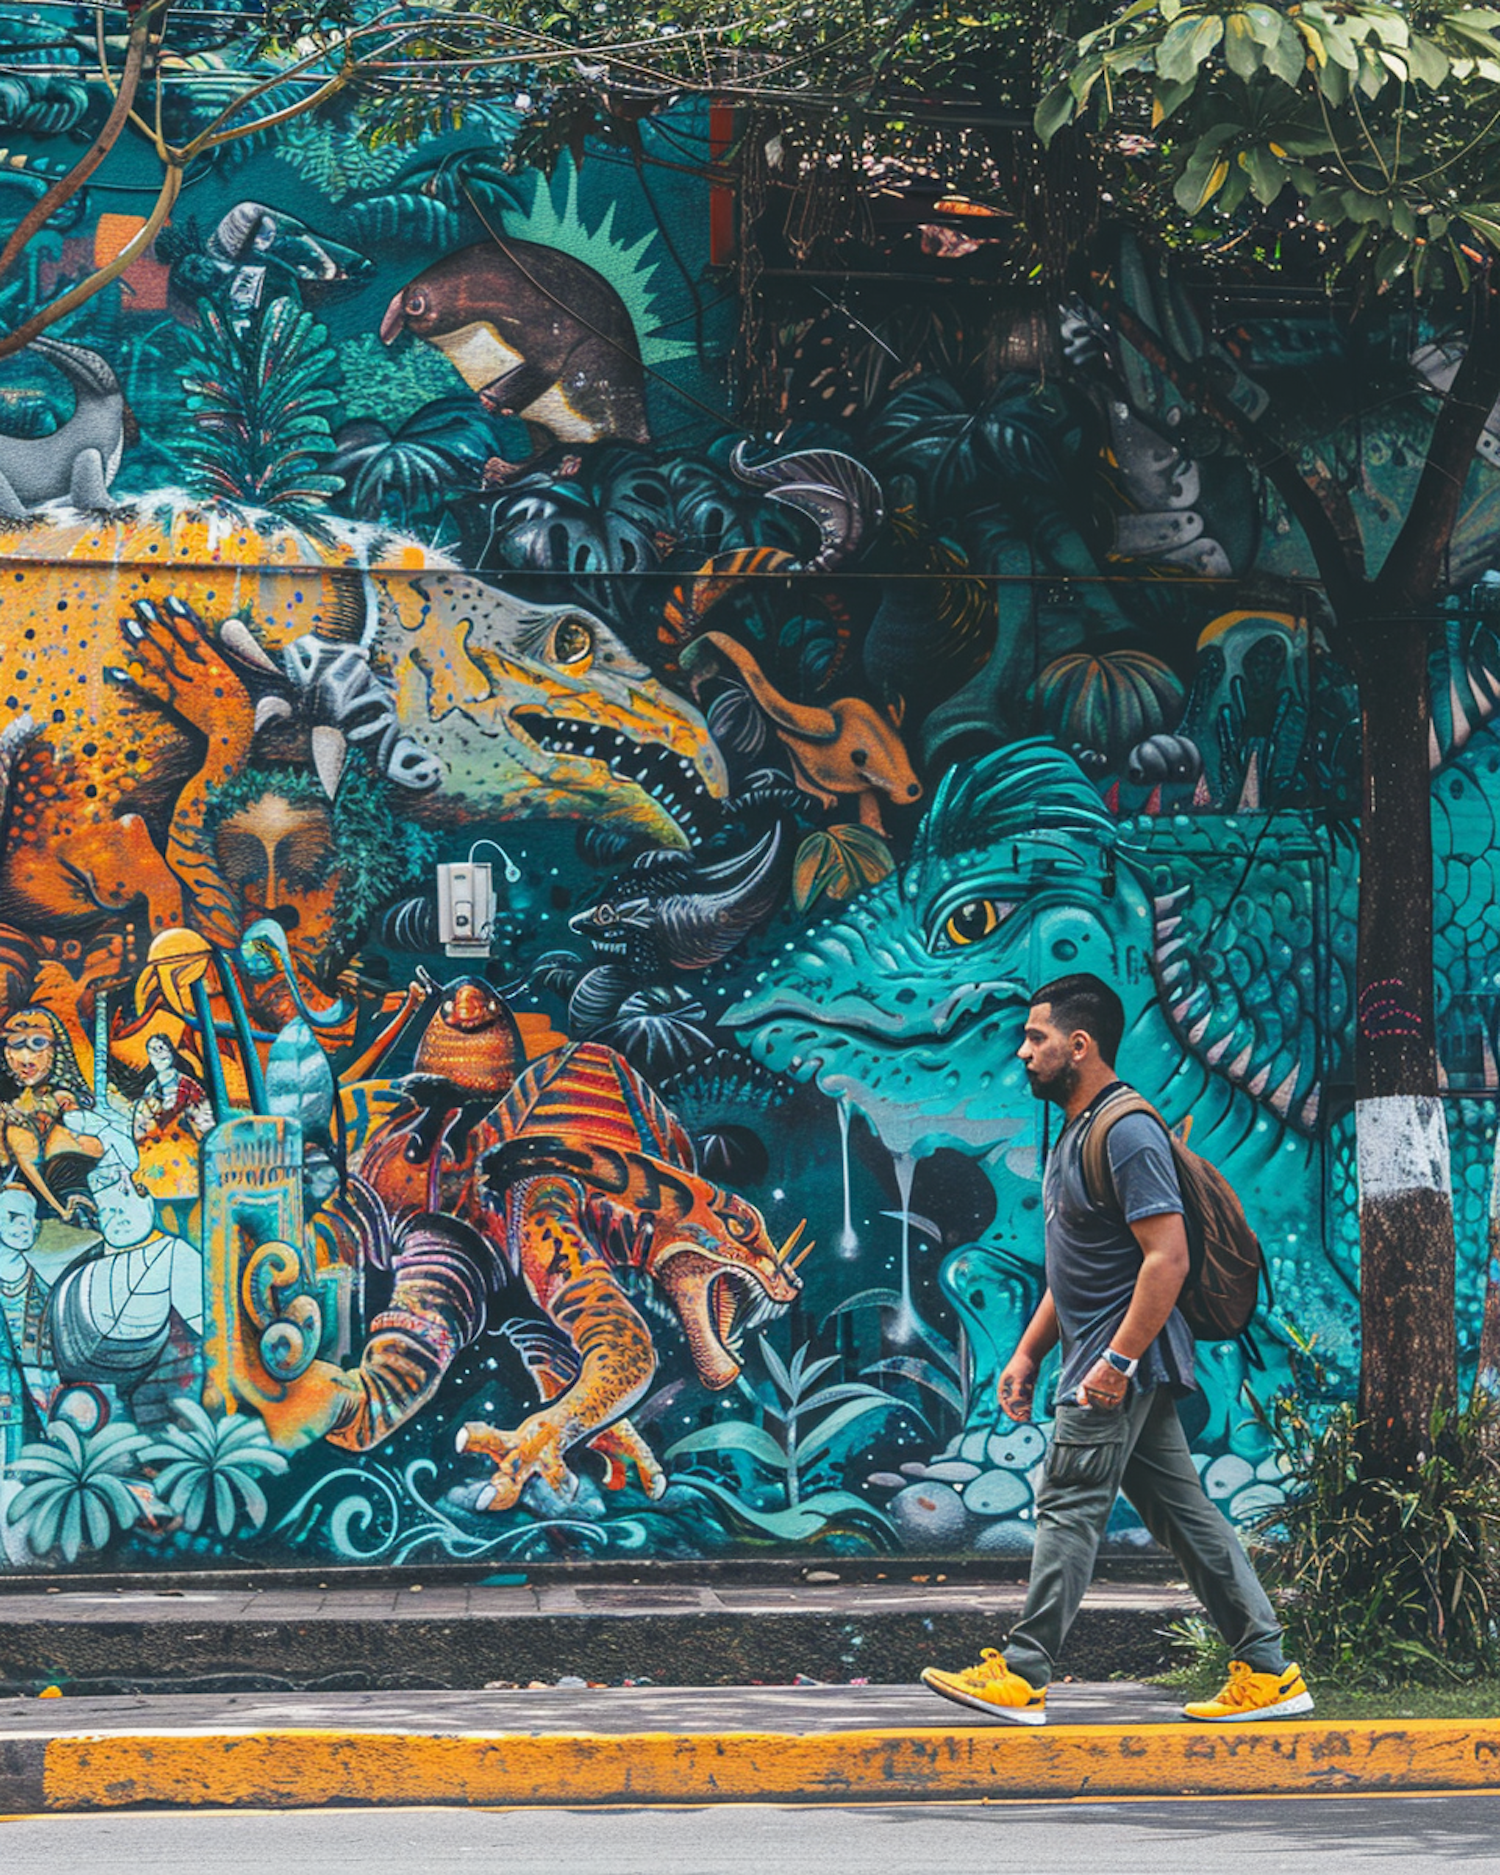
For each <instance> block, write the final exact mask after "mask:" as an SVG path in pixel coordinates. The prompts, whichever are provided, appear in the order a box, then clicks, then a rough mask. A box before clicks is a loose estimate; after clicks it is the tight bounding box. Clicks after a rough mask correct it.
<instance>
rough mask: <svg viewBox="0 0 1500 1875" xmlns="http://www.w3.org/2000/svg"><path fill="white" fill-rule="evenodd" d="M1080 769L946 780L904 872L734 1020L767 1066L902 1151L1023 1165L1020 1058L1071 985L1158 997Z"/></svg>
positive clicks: (1027, 769) (1052, 761)
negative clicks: (1035, 999)
mask: <svg viewBox="0 0 1500 1875" xmlns="http://www.w3.org/2000/svg"><path fill="white" fill-rule="evenodd" d="M1116 838H1117V833H1116V828H1115V825H1114V823H1113V822H1112V821H1111V820H1110V818H1109V816H1108V815H1107V814H1106V813H1105V811H1104V809H1103V807H1102V805H1101V803H1100V800H1099V796H1098V794H1097V793H1096V791H1095V790H1094V789H1093V788H1092V787H1091V786H1090V784H1089V783H1088V781H1087V780H1086V778H1085V777H1084V775H1083V773H1082V771H1081V770H1080V769H1079V767H1078V766H1077V764H1076V763H1075V762H1073V761H1072V760H1071V758H1070V757H1068V756H1067V755H1065V754H1064V753H1063V752H1062V751H1061V750H1060V749H1058V748H1056V747H1054V746H1053V745H1051V744H1047V743H1025V744H1021V745H1018V746H1017V747H1014V748H1011V749H1008V750H1005V751H1003V752H1001V753H999V754H997V755H994V756H989V757H987V758H985V759H984V760H983V761H980V762H977V763H974V764H972V765H969V766H966V767H961V768H956V769H953V770H951V771H950V773H949V774H948V775H947V777H946V778H945V779H944V781H943V783H942V785H941V787H940V788H939V790H938V793H937V796H936V799H935V800H934V802H933V805H932V808H931V811H930V812H929V813H928V815H927V817H926V819H925V820H924V821H923V823H922V827H921V830H920V832H919V833H918V836H917V841H916V846H915V849H914V851H913V853H912V857H911V860H910V862H909V863H908V865H907V866H906V868H905V869H904V871H903V872H902V873H900V874H899V875H892V876H891V877H890V878H889V879H887V880H885V881H883V882H882V883H881V884H880V885H879V886H877V887H876V888H874V889H873V890H872V891H869V892H867V893H865V894H864V895H863V896H862V897H860V898H858V899H856V900H855V901H854V902H853V903H852V904H851V905H849V906H848V908H847V909H846V910H844V911H843V912H841V913H840V914H839V916H837V917H836V918H832V919H829V920H828V921H826V922H825V923H824V924H822V925H820V926H818V927H817V928H816V929H815V930H814V931H813V932H812V933H811V935H810V936H809V938H808V939H807V940H806V941H805V943H804V944H803V945H802V947H801V948H800V949H798V950H797V951H796V952H794V953H793V954H792V955H791V956H790V957H788V958H787V959H786V961H785V963H783V964H780V965H778V966H777V968H776V970H775V971H774V973H768V974H767V975H766V976H765V977H764V978H763V979H762V982H761V986H760V987H758V988H756V989H755V990H753V991H752V992H751V994H750V995H749V997H748V998H747V999H746V1000H745V1001H744V1002H742V1003H740V1004H738V1005H737V1006H736V1007H735V1008H734V1009H732V1010H731V1011H730V1012H729V1014H728V1015H727V1016H726V1017H725V1021H726V1023H727V1024H728V1025H729V1026H730V1027H731V1028H734V1029H736V1030H738V1031H739V1032H740V1033H741V1034H742V1035H743V1036H744V1038H745V1039H746V1040H747V1042H748V1043H749V1045H750V1047H751V1050H752V1052H753V1053H754V1054H755V1055H756V1056H757V1057H758V1058H759V1059H760V1060H761V1061H763V1062H765V1063H766V1064H767V1065H768V1066H770V1067H772V1068H775V1069H777V1070H778V1071H779V1072H781V1073H784V1074H789V1075H792V1076H794V1077H796V1078H797V1079H800V1080H813V1081H815V1082H816V1083H817V1085H818V1087H819V1088H820V1089H821V1090H822V1091H823V1092H824V1093H826V1094H829V1095H832V1096H834V1097H836V1098H843V1099H847V1100H848V1101H850V1102H851V1103H852V1105H853V1106H855V1107H856V1108H857V1109H859V1110H860V1111H861V1112H862V1113H864V1114H865V1115H866V1117H867V1118H868V1119H869V1120H870V1121H871V1123H872V1124H873V1125H874V1126H875V1127H876V1130H877V1131H878V1132H879V1133H880V1135H881V1137H882V1139H883V1140H884V1141H885V1143H886V1145H887V1146H888V1147H890V1148H891V1150H892V1151H896V1152H914V1153H916V1154H917V1155H919V1156H921V1155H923V1154H925V1153H927V1152H930V1151H932V1150H934V1149H935V1148H937V1147H938V1146H953V1147H957V1148H958V1149H959V1150H961V1151H964V1152H968V1153H975V1154H980V1153H987V1152H990V1151H991V1150H993V1149H994V1148H996V1147H1003V1146H1006V1145H1008V1144H1010V1143H1011V1142H1014V1141H1018V1140H1019V1139H1020V1138H1021V1137H1022V1136H1023V1135H1024V1137H1025V1139H1026V1141H1027V1142H1028V1144H1027V1148H1026V1150H1027V1151H1028V1153H1029V1151H1030V1145H1029V1142H1030V1139H1031V1137H1032V1126H1031V1119H1032V1112H1033V1103H1032V1100H1031V1096H1030V1093H1029V1090H1028V1088H1027V1085H1026V1077H1025V1074H1024V1072H1023V1070H1022V1068H1021V1065H1020V1063H1019V1062H1018V1061H1017V1060H1016V1058H1015V1050H1016V1047H1017V1045H1018V1043H1019V1040H1020V1030H1021V1024H1022V1020H1023V1018H1024V1016H1025V1014H1026V1010H1027V1008H1028V1007H1029V1004H1030V997H1031V990H1032V989H1033V988H1034V987H1035V986H1036V985H1037V984H1039V983H1041V982H1043V981H1045V980H1046V978H1048V977H1051V976H1058V975H1061V974H1062V973H1063V972H1065V971H1072V970H1094V971H1097V972H1098V974H1099V975H1101V976H1103V977H1105V978H1107V979H1108V980H1109V981H1111V982H1114V983H1117V984H1118V985H1119V986H1120V989H1121V993H1122V995H1123V996H1124V997H1125V1000H1126V1006H1127V1013H1128V1014H1129V1015H1131V1016H1134V1015H1135V1014H1136V1013H1137V1012H1138V1011H1139V1010H1140V1009H1141V1008H1142V1007H1143V1006H1144V1005H1145V1004H1146V1003H1148V1002H1150V1001H1151V1000H1152V999H1153V998H1154V995H1155V985H1154V983H1153V981H1152V977H1151V964H1150V959H1151V950H1152V938H1153V920H1152V903H1151V899H1150V896H1149V894H1148V893H1147V892H1146V891H1145V889H1144V888H1143V886H1142V885H1141V884H1140V882H1139V881H1138V880H1137V879H1136V878H1135V876H1134V875H1133V873H1131V872H1130V871H1129V870H1128V869H1127V868H1125V867H1119V866H1117V864H1116Z"/></svg>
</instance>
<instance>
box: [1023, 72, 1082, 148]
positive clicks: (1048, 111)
mask: <svg viewBox="0 0 1500 1875" xmlns="http://www.w3.org/2000/svg"><path fill="white" fill-rule="evenodd" d="M1076 108H1077V105H1076V103H1075V100H1074V97H1073V92H1072V89H1071V87H1070V86H1069V85H1068V84H1067V82H1066V80H1065V81H1064V82H1063V83H1062V84H1058V85H1054V86H1053V87H1052V89H1051V90H1050V91H1049V92H1048V93H1047V95H1046V97H1044V98H1043V99H1042V101H1041V103H1040V104H1039V105H1038V106H1037V107H1036V115H1035V116H1034V117H1033V118H1032V120H1031V121H1032V125H1033V128H1034V129H1035V131H1036V134H1037V138H1038V140H1039V141H1040V142H1041V143H1042V144H1043V145H1044V146H1045V145H1047V144H1049V143H1051V141H1052V139H1053V138H1054V137H1055V136H1056V135H1057V133H1058V131H1059V130H1061V129H1062V127H1063V125H1064V124H1069V123H1071V122H1072V121H1073V113H1074V111H1075V110H1076Z"/></svg>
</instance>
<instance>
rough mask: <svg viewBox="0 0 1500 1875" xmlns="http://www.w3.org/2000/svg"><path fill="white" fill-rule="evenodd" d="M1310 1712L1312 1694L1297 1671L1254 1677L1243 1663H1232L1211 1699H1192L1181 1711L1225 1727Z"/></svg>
mask: <svg viewBox="0 0 1500 1875" xmlns="http://www.w3.org/2000/svg"><path fill="white" fill-rule="evenodd" d="M1312 1709H1313V1702H1312V1694H1311V1693H1310V1692H1308V1690H1307V1682H1306V1681H1305V1680H1304V1679H1303V1677H1302V1669H1301V1668H1300V1667H1298V1666H1295V1665H1293V1666H1290V1667H1283V1668H1282V1670H1281V1671H1280V1673H1256V1672H1255V1671H1254V1670H1253V1669H1252V1668H1250V1667H1247V1666H1246V1665H1245V1663H1244V1661H1243V1660H1231V1661H1230V1663H1229V1678H1228V1679H1227V1680H1226V1681H1225V1682H1224V1684H1223V1686H1222V1687H1221V1688H1220V1689H1219V1691H1218V1692H1217V1693H1216V1694H1215V1695H1214V1697H1213V1698H1212V1699H1195V1700H1194V1701H1193V1702H1192V1703H1191V1704H1190V1705H1186V1706H1184V1707H1183V1709H1182V1710H1183V1713H1184V1715H1185V1716H1186V1717H1187V1718H1189V1719H1208V1720H1210V1721H1212V1722H1214V1723H1217V1724H1220V1725H1227V1724H1233V1723H1235V1722H1236V1721H1241V1720H1246V1719H1290V1718H1292V1717H1293V1716H1294V1715H1295V1714H1296V1713H1299V1712H1311V1711H1312Z"/></svg>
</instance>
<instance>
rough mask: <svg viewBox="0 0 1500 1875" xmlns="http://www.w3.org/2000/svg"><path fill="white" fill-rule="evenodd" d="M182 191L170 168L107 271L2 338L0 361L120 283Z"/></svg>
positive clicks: (175, 171)
mask: <svg viewBox="0 0 1500 1875" xmlns="http://www.w3.org/2000/svg"><path fill="white" fill-rule="evenodd" d="M181 189H182V170H181V168H180V167H179V166H178V165H177V164H176V163H172V164H169V165H168V168H167V173H166V176H165V178H164V179H163V181H162V185H161V193H160V195H158V196H157V198H156V206H155V207H154V208H153V209H152V211H151V213H150V215H149V216H148V217H147V219H146V220H145V221H144V222H143V223H142V224H141V226H140V227H139V228H137V229H136V231H135V233H134V234H133V235H132V236H131V237H130V239H129V240H128V241H127V242H126V243H125V245H124V247H122V248H121V249H120V251H119V253H118V254H116V256H115V257H114V259H113V260H112V261H110V263H109V264H108V266H106V267H100V268H99V269H98V270H97V271H96V272H94V273H91V274H90V275H89V276H88V277H87V279H84V280H80V281H79V282H78V284H77V286H75V287H73V288H71V289H70V290H69V291H68V292H66V293H64V294H63V296H62V298H61V299H57V300H53V302H52V304H51V305H50V306H44V307H43V308H42V309H41V311H40V312H37V313H33V314H32V316H31V317H30V318H29V319H28V320H27V321H26V322H25V324H24V325H18V326H17V327H16V329H15V331H14V332H8V333H6V335H5V337H4V338H0V358H13V357H14V356H15V354H16V353H17V352H19V351H24V350H25V349H26V347H27V346H28V345H29V344H30V343H31V341H32V340H33V339H34V338H38V337H40V335H41V334H42V333H43V332H45V331H46V330H47V328H48V327H49V326H53V325H56V324H57V322H58V320H59V319H63V318H66V316H67V315H68V314H69V313H70V312H72V311H73V310H74V308H75V307H78V306H82V305H84V304H86V303H87V302H88V301H89V300H91V299H92V298H93V297H94V295H95V294H96V293H99V292H101V291H102V290H103V289H104V288H105V287H107V286H108V285H109V283H110V281H111V280H117V279H118V278H119V277H120V275H121V274H122V273H124V272H125V271H126V269H127V268H129V267H133V266H134V265H135V263H136V262H137V261H138V260H139V259H140V257H141V256H142V254H144V253H145V252H146V250H147V248H149V247H150V245H151V243H152V242H153V241H154V240H155V239H156V236H157V234H158V232H159V231H160V229H161V227H162V224H163V223H164V222H165V221H166V219H167V217H168V215H170V214H171V212H172V207H173V204H174V203H175V202H176V200H177V197H178V194H179V193H180V192H181Z"/></svg>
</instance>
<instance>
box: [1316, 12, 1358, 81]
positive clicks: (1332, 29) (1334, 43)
mask: <svg viewBox="0 0 1500 1875" xmlns="http://www.w3.org/2000/svg"><path fill="white" fill-rule="evenodd" d="M1322 33H1323V48H1324V51H1325V52H1326V53H1327V55H1328V58H1329V59H1330V61H1331V62H1332V63H1333V64H1335V65H1342V66H1343V68H1344V70H1345V71H1346V72H1357V71H1358V70H1359V58H1360V48H1359V46H1358V45H1357V44H1356V43H1355V40H1354V36H1353V34H1352V33H1351V32H1350V31H1349V29H1348V27H1347V26H1345V25H1344V24H1343V22H1342V21H1340V20H1336V19H1332V18H1330V17H1329V16H1328V15H1326V14H1325V15H1324V17H1323V28H1322Z"/></svg>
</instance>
